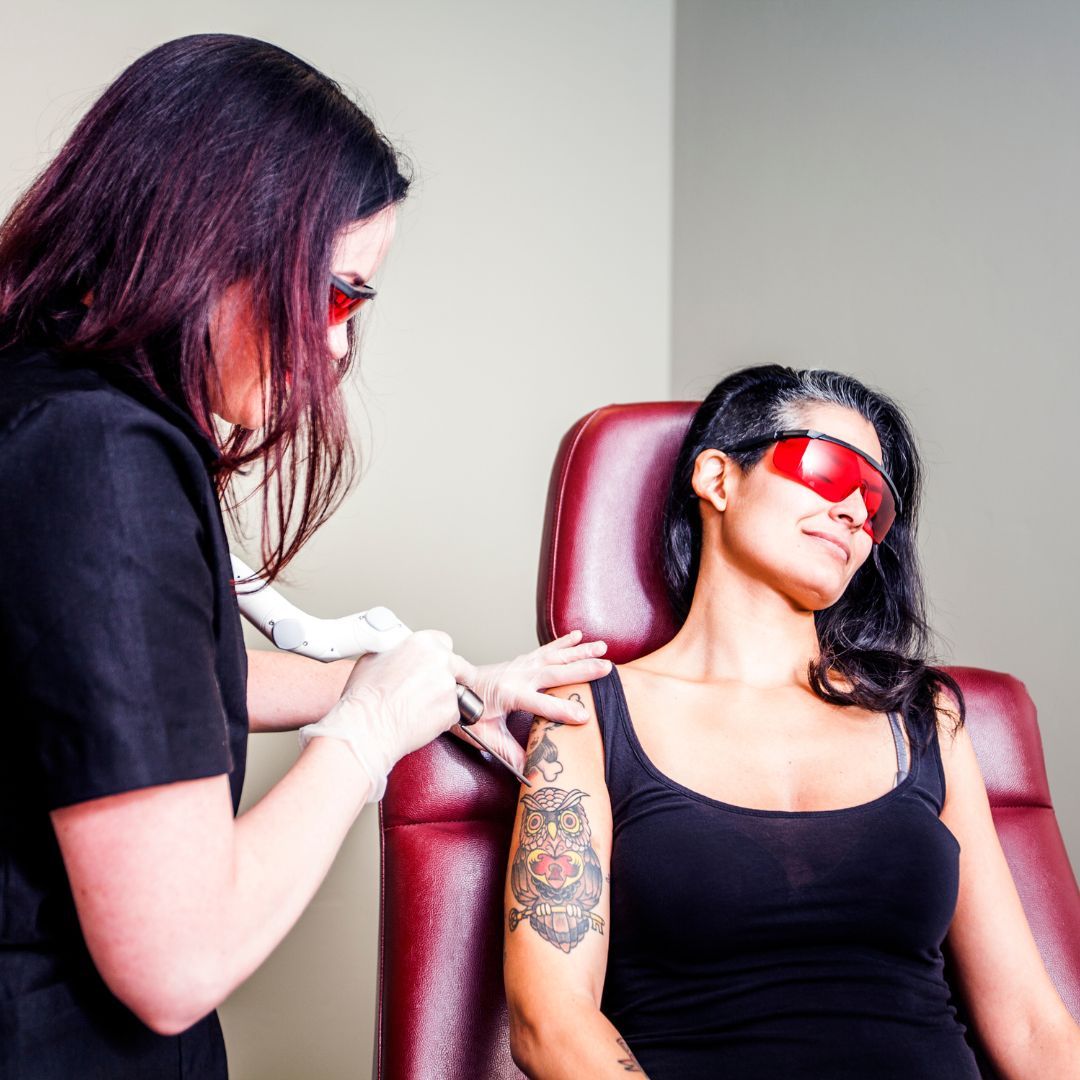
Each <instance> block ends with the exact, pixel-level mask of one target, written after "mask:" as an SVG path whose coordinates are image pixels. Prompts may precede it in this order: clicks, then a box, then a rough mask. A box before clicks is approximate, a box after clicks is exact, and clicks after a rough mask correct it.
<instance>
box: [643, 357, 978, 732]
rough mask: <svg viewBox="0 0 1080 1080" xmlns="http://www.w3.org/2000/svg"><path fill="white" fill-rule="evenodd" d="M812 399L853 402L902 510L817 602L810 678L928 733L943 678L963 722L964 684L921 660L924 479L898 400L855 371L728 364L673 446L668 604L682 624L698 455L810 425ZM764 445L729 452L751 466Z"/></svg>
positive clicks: (696, 551) (690, 578)
mask: <svg viewBox="0 0 1080 1080" xmlns="http://www.w3.org/2000/svg"><path fill="white" fill-rule="evenodd" d="M816 404H828V405H840V406H843V407H844V408H848V409H852V410H854V411H855V412H857V413H858V414H859V415H860V416H862V417H863V418H865V419H866V420H868V421H869V422H870V423H871V424H872V425H873V427H874V430H875V431H876V432H877V436H878V440H879V441H880V443H881V451H882V457H883V461H882V465H883V466H884V467H885V470H886V472H888V473H889V475H890V476H891V477H892V479H893V480H894V482H895V483H896V487H897V489H898V491H899V493H900V498H901V502H902V505H903V513H902V514H900V515H898V516H897V518H896V521H895V522H894V523H893V526H892V528H891V529H890V530H889V532H888V534H887V535H886V537H885V539H884V541H882V543H880V544H875V545H874V546H873V548H872V551H871V556H870V558H868V559H867V560H866V562H864V563H863V565H862V566H861V567H859V569H858V570H857V571H856V572H855V575H854V576H853V577H852V579H851V581H850V583H849V584H848V587H847V589H846V590H845V592H844V595H843V596H842V597H840V599H839V600H837V601H836V603H835V604H833V605H831V606H830V607H827V608H824V609H822V610H820V611H816V612H815V613H814V622H815V625H816V628H817V636H818V643H819V656H818V657H817V658H815V659H813V660H811V662H810V665H809V669H808V676H809V679H810V686H811V688H812V689H813V691H814V693H815V694H816V695H817V696H818V697H820V698H821V699H823V700H824V701H828V702H831V703H833V704H836V705H858V706H860V707H862V708H865V709H870V710H873V711H874V712H887V711H892V710H897V711H900V712H901V713H902V714H903V716H904V717H905V718H907V719H908V721H909V723H912V726H913V730H914V732H915V733H916V734H917V735H918V736H920V737H921V738H922V739H923V740H925V739H926V738H928V737H929V735H930V732H931V731H932V724H933V723H934V718H935V695H936V693H937V692H938V691H940V690H943V689H947V690H948V691H950V692H951V693H952V695H953V696H954V697H955V699H956V704H957V708H958V712H956V713H955V714H954V715H953V719H954V721H955V726H956V727H957V728H959V727H960V726H961V725H962V724H963V722H964V715H965V708H964V695H963V692H962V691H961V689H960V686H959V685H958V684H957V682H956V680H955V679H953V678H952V676H950V675H949V674H948V673H947V672H945V671H942V670H940V669H939V668H935V667H932V666H930V664H929V663H928V658H929V653H930V649H931V645H932V636H931V632H930V628H929V625H928V623H927V620H926V608H925V599H924V594H923V584H922V574H921V571H920V569H919V560H918V552H917V549H916V546H915V528H916V520H917V515H918V508H919V500H920V495H921V487H922V465H921V463H920V461H919V453H918V449H917V447H916V444H915V438H914V435H913V434H912V431H911V427H910V425H909V423H908V421H907V419H906V417H905V416H904V414H903V412H902V411H901V410H900V408H899V406H898V405H897V404H896V403H895V402H894V401H892V400H891V399H890V398H888V397H887V396H886V395H885V394H882V393H880V392H878V391H876V390H871V389H869V388H868V387H866V386H864V385H863V384H862V383H861V382H859V381H858V380H857V379H855V378H852V376H850V375H843V374H841V373H839V372H836V371H822V370H796V369H794V368H789V367H783V366H781V365H779V364H764V365H760V366H757V367H748V368H743V369H742V370H740V371H735V372H733V373H732V374H731V375H728V376H727V378H725V379H723V380H722V381H721V382H719V383H718V384H717V385H716V386H715V387H714V388H713V390H712V392H711V393H710V394H709V396H708V397H707V398H705V400H704V401H703V402H702V403H701V406H700V407H699V408H698V410H697V412H696V413H695V414H694V418H693V420H692V421H691V423H690V427H689V428H688V430H687V432H686V436H685V437H684V439H683V443H682V446H681V448H680V449H679V455H678V458H677V460H676V463H675V470H674V475H673V477H672V482H671V487H670V488H669V490H668V497H667V502H666V505H665V507H664V521H663V545H664V548H663V569H664V579H665V581H666V583H667V587H668V595H669V598H670V600H671V605H672V608H673V610H674V612H675V615H676V617H677V619H678V620H679V621H680V623H681V622H684V621H685V619H686V616H687V614H688V613H689V611H690V604H691V601H692V599H693V595H694V587H695V585H696V582H697V575H698V567H699V562H700V556H701V511H700V506H699V499H698V496H697V495H696V494H695V492H694V490H693V487H692V486H691V480H692V477H693V474H694V463H695V461H696V460H697V457H698V455H699V454H700V453H701V452H702V451H703V450H707V449H709V448H716V449H721V450H722V449H724V447H726V446H733V445H735V444H736V443H739V442H742V441H744V440H750V439H754V438H757V437H760V436H763V435H767V434H769V433H770V432H773V431H779V430H783V429H785V428H788V429H790V428H801V427H805V424H804V423H803V421H802V411H803V409H804V408H805V407H806V406H809V405H816ZM766 449H768V448H767V447H765V448H761V449H758V450H752V451H747V452H741V453H735V454H729V456H730V457H731V458H732V459H734V461H735V462H736V464H737V465H738V466H739V467H740V468H741V469H743V470H749V469H751V468H753V466H754V465H756V464H757V462H758V461H760V460H761V458H762V457H763V456H764V454H765V451H766ZM830 671H835V672H839V673H840V674H841V675H842V676H843V677H844V678H845V680H846V681H847V682H849V683H850V685H851V689H850V690H844V689H842V688H840V687H838V686H837V685H836V684H835V683H834V682H833V681H832V680H831V679H830V677H829V673H830ZM949 711H950V712H951V710H949Z"/></svg>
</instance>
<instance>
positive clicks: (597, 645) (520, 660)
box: [453, 630, 611, 771]
mask: <svg viewBox="0 0 1080 1080" xmlns="http://www.w3.org/2000/svg"><path fill="white" fill-rule="evenodd" d="M581 637H582V634H581V631H580V630H573V631H571V632H570V633H569V634H564V635H563V636H562V637H560V638H556V639H555V640H554V641H551V642H548V644H547V645H541V646H540V647H539V648H538V649H533V650H532V652H527V653H523V654H522V655H521V656H516V657H514V659H513V660H506V661H504V662H503V663H501V664H486V665H483V666H481V667H477V668H475V669H474V670H475V674H474V676H473V678H474V681H473V682H466V681H465V680H464V679H459V680H458V681H459V682H464V683H465V685H466V686H468V687H470V688H471V689H472V690H475V691H476V693H477V694H478V695H479V696H480V698H481V699H482V700H483V702H484V714H483V716H481V718H480V719H479V720H478V721H477V722H476V723H475V724H473V725H472V726H471V727H470V730H471V731H475V732H476V734H477V735H478V736H479V737H480V738H481V739H482V740H483V741H484V742H485V743H486V744H487V745H488V746H490V747H491V749H492V751H493V752H494V753H496V754H497V755H498V756H499V757H502V758H503V759H504V760H506V761H509V762H510V763H511V764H512V765H513V766H514V767H515V768H516V769H517V770H518V771H521V769H522V768H524V765H525V751H524V750H523V749H522V747H521V744H520V743H519V742H518V741H517V739H515V738H514V736H513V735H511V734H510V732H509V730H508V729H507V727H506V717H507V715H508V714H509V713H511V712H513V711H514V710H515V709H522V710H524V711H526V712H530V713H533V714H534V715H536V716H542V717H544V718H545V719H547V720H554V721H555V722H556V723H558V724H583V723H585V721H586V720H587V719H588V713H587V712H586V710H585V707H584V706H583V705H579V704H578V703H577V702H574V701H566V700H564V699H563V698H557V697H552V696H551V695H550V694H545V693H542V691H543V690H548V689H550V688H551V687H554V686H568V685H570V684H572V683H581V682H592V681H593V679H599V678H600V677H601V676H603V675H606V674H607V673H608V672H609V671H610V670H611V662H610V661H609V660H601V659H599V657H601V656H602V655H603V654H604V653H605V652H607V644H606V643H605V642H603V641H587V642H582V641H581ZM453 731H454V734H455V735H457V736H459V737H460V738H462V739H465V741H469V740H468V737H467V736H465V735H463V734H462V732H461V729H460V727H454V729H453Z"/></svg>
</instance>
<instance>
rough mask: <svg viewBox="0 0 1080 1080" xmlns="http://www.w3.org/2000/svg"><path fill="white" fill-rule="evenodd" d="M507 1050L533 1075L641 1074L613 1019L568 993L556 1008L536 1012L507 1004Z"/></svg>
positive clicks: (570, 1078) (574, 1079)
mask: <svg viewBox="0 0 1080 1080" xmlns="http://www.w3.org/2000/svg"><path fill="white" fill-rule="evenodd" d="M556 992H557V991H556ZM510 1053H511V1055H512V1056H513V1059H514V1062H515V1064H516V1065H517V1067H518V1068H519V1069H521V1071H522V1072H523V1073H525V1075H526V1076H528V1077H530V1078H531V1080H580V1077H582V1076H588V1077H590V1078H591V1077H597V1078H598V1080H603V1078H605V1077H610V1078H612V1080H614V1078H615V1077H620V1076H626V1074H627V1073H634V1074H636V1075H638V1076H644V1075H645V1070H644V1069H643V1068H642V1067H641V1066H640V1065H639V1064H638V1062H637V1059H636V1058H635V1057H634V1055H633V1053H632V1052H631V1050H630V1048H629V1047H628V1046H627V1045H626V1041H625V1040H624V1039H623V1038H622V1036H621V1035H620V1034H619V1032H618V1031H617V1030H616V1028H615V1026H614V1024H612V1023H611V1021H610V1020H609V1019H608V1018H607V1017H606V1016H604V1014H603V1013H602V1012H600V1010H599V1009H597V1008H596V1007H595V1005H593V1004H592V1003H591V1002H588V1001H583V1002H581V1003H580V1005H575V1004H574V1003H573V1002H572V1001H568V1000H567V998H566V997H560V998H559V1000H558V1002H557V1003H556V1005H555V1007H554V1008H550V1007H547V1006H543V1007H541V1008H540V1009H539V1010H536V1011H532V1010H527V1009H522V1008H520V1007H518V1008H515V1007H513V1006H511V1010H510Z"/></svg>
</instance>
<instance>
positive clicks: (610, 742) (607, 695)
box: [589, 666, 637, 799]
mask: <svg viewBox="0 0 1080 1080" xmlns="http://www.w3.org/2000/svg"><path fill="white" fill-rule="evenodd" d="M589 687H590V689H591V690H592V695H593V704H594V706H595V708H596V723H597V725H598V726H599V728H600V741H601V742H602V743H603V744H604V781H605V783H606V784H607V788H608V792H609V793H610V794H611V795H612V798H613V799H614V798H615V796H616V790H615V789H617V788H619V787H620V786H621V782H622V781H623V780H624V778H626V777H627V775H628V773H633V772H635V771H637V770H636V769H635V765H636V764H637V762H636V758H635V757H634V752H633V750H631V748H630V744H629V741H628V738H627V731H626V704H625V700H626V699H625V698H624V697H623V693H622V686H621V683H620V682H619V673H618V671H617V670H616V669H615V667H614V666H613V667H612V669H611V671H609V672H608V673H607V674H606V675H604V676H603V677H602V678H599V679H594V680H593V681H592V682H591V683H589Z"/></svg>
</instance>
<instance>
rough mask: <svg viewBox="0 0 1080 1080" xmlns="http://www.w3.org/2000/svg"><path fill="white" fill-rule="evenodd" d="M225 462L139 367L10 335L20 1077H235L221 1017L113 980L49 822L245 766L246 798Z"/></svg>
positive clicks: (6, 750) (12, 805)
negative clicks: (193, 1014) (148, 1018)
mask: <svg viewBox="0 0 1080 1080" xmlns="http://www.w3.org/2000/svg"><path fill="white" fill-rule="evenodd" d="M106 372H108V373H106ZM216 459H217V454H216V451H215V449H214V447H213V446H212V444H211V443H210V442H209V440H208V439H207V438H206V437H205V436H204V435H203V434H202V432H201V431H200V430H199V428H198V427H197V426H196V424H195V423H194V421H193V420H192V419H191V417H190V416H189V415H187V414H186V413H185V412H184V411H182V410H181V409H179V408H177V407H176V406H174V405H172V404H170V403H169V402H168V401H166V400H165V399H164V398H160V397H158V396H157V395H156V394H155V393H153V392H152V391H151V390H150V389H149V388H148V387H146V386H145V385H144V384H143V383H141V382H140V381H139V380H137V379H136V378H134V376H131V375H127V374H121V373H118V372H116V371H114V370H113V369H112V368H102V369H101V370H100V371H99V370H96V369H95V368H93V367H89V366H81V365H77V364H75V363H74V362H72V361H71V360H67V359H64V358H63V357H62V355H61V354H59V353H57V352H55V351H51V350H49V349H48V348H43V347H36V348H35V347H32V346H20V347H18V348H14V349H8V350H5V351H3V352H0V1080H16V1078H18V1080H30V1078H33V1080H44V1078H51V1077H63V1078H64V1080H71V1078H74V1077H78V1078H86V1080H89V1078H97V1077H101V1078H103V1080H104V1078H108V1080H121V1078H125V1080H126V1078H133V1077H138V1078H143V1077H145V1078H147V1080H150V1078H153V1080H165V1078H171V1077H199V1078H200V1080H207V1078H214V1077H224V1076H225V1075H226V1064H225V1048H224V1043H223V1041H222V1037H221V1029H220V1026H219V1025H218V1021H217V1017H216V1015H214V1014H211V1015H210V1016H208V1017H206V1018H205V1019H203V1020H201V1021H200V1022H199V1023H197V1024H195V1025H194V1026H193V1027H192V1028H190V1029H188V1031H186V1032H184V1033H183V1034H181V1035H178V1036H168V1037H166V1036H161V1035H157V1034H155V1033H153V1032H152V1031H150V1029H149V1028H147V1027H146V1026H145V1025H144V1024H142V1023H141V1022H140V1021H139V1020H138V1019H137V1018H136V1017H135V1016H134V1014H132V1013H131V1012H130V1011H129V1010H128V1009H127V1008H125V1007H124V1006H123V1005H122V1004H121V1003H120V1002H119V1001H118V1000H117V999H116V998H115V997H114V996H113V995H112V993H111V992H110V991H109V990H108V988H107V987H106V986H105V984H104V982H103V981H102V979H101V977H100V976H99V975H98V974H97V971H96V969H95V968H94V966H93V963H92V961H91V959H90V956H89V953H88V952H87V949H86V945H85V943H84V941H83V938H82V934H81V933H80V930H79V924H78V920H77V918H76V913H75V906H74V902H73V900H72V896H71V889H70V886H69V884H68V880H67V877H66V875H65V873H64V866H63V862H62V860H61V857H60V850H59V847H58V845H57V843H56V838H55V835H54V833H53V829H52V825H51V822H50V819H49V811H50V810H53V809H56V808H58V807H63V806H69V805H71V804H73V803H79V802H84V801H86V800H88V799H95V798H98V797H100V796H105V795H113V794H116V793H118V792H122V791H130V790H133V789H136V788H144V787H148V786H151V785H155V784H165V783H169V782H170V781H177V780H188V779H195V778H198V777H207V776H215V775H221V774H223V773H227V774H228V775H229V779H230V783H231V786H232V796H233V807H234V810H235V808H236V806H237V805H238V803H239V800H240V788H241V785H242V783H243V776H244V758H245V748H246V741H247V706H246V683H247V659H246V654H245V652H244V644H243V636H242V633H241V629H240V618H239V612H238V610H237V606H236V600H235V598H234V596H233V591H232V587H231V584H230V578H231V568H230V564H229V550H228V544H227V541H226V536H225V530H224V528H223V525H222V520H221V511H220V508H219V505H218V500H217V498H216V495H215V492H214V486H213V482H212V479H211V476H212V471H213V469H214V467H215V462H216Z"/></svg>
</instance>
